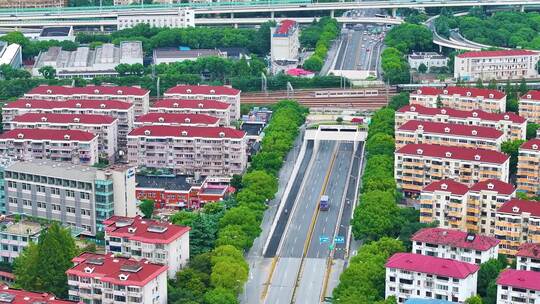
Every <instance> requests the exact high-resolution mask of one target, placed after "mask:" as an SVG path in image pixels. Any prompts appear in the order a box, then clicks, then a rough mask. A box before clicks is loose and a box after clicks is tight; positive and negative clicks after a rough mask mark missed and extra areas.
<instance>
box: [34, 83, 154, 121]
mask: <svg viewBox="0 0 540 304" xmlns="http://www.w3.org/2000/svg"><path fill="white" fill-rule="evenodd" d="M24 98H26V99H41V100H53V101H65V100H70V99H75V100H84V99H88V100H120V101H124V102H127V103H130V104H133V106H134V108H135V115H136V116H138V115H142V114H146V113H148V107H149V104H150V91H149V90H146V89H143V88H141V87H138V86H132V87H125V86H114V85H100V86H96V85H88V86H86V87H72V86H49V85H40V86H38V87H35V88H33V89H32V90H30V91H29V92H28V93H26V94H24Z"/></svg>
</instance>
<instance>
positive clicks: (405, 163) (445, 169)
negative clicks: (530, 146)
mask: <svg viewBox="0 0 540 304" xmlns="http://www.w3.org/2000/svg"><path fill="white" fill-rule="evenodd" d="M509 163H510V157H509V156H508V155H506V154H504V153H501V152H498V151H493V150H484V149H472V148H461V147H447V146H440V145H429V144H410V145H406V146H404V147H402V148H400V149H398V150H396V152H395V164H396V165H395V168H394V176H395V179H396V183H397V185H398V187H400V188H401V189H402V190H403V191H404V192H405V193H406V194H407V195H416V194H419V192H420V191H421V190H422V189H423V188H424V187H425V186H427V185H428V184H430V183H431V182H434V181H438V180H441V179H454V180H456V181H458V182H461V183H464V184H466V185H468V186H472V185H473V184H475V183H477V182H479V181H483V180H487V179H499V180H502V181H505V182H508V178H509Z"/></svg>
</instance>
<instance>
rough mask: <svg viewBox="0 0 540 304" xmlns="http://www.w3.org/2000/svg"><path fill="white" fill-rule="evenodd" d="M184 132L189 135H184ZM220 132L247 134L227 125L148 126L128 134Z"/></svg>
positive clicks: (208, 135)
mask: <svg viewBox="0 0 540 304" xmlns="http://www.w3.org/2000/svg"><path fill="white" fill-rule="evenodd" d="M183 132H187V135H185V136H183V135H182V133H183ZM220 133H223V135H224V136H223V137H225V138H243V137H244V136H245V135H246V133H245V132H244V131H240V130H236V129H233V128H227V127H192V126H146V127H140V128H136V129H134V130H132V131H131V132H130V133H129V135H128V136H152V137H202V138H220V137H222V136H220Z"/></svg>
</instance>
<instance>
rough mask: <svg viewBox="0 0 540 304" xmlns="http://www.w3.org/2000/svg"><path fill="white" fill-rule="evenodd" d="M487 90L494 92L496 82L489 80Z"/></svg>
mask: <svg viewBox="0 0 540 304" xmlns="http://www.w3.org/2000/svg"><path fill="white" fill-rule="evenodd" d="M487 88H488V89H490V90H496V89H497V81H495V79H491V80H490V81H489V84H488V87H487Z"/></svg>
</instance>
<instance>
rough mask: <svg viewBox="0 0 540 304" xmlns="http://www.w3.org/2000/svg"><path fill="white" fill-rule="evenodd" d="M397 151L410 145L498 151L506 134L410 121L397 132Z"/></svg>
mask: <svg viewBox="0 0 540 304" xmlns="http://www.w3.org/2000/svg"><path fill="white" fill-rule="evenodd" d="M395 138H396V149H399V148H401V147H403V146H405V145H408V144H435V145H443V146H459V147H463V148H479V149H488V150H495V151H498V150H500V149H501V144H502V143H503V141H504V139H505V138H504V134H503V132H501V131H498V130H496V129H493V128H488V127H479V126H468V125H458V124H452V123H444V122H430V121H419V120H410V121H408V122H406V123H404V124H403V125H402V126H401V127H399V128H398V129H397V130H396V133H395Z"/></svg>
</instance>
